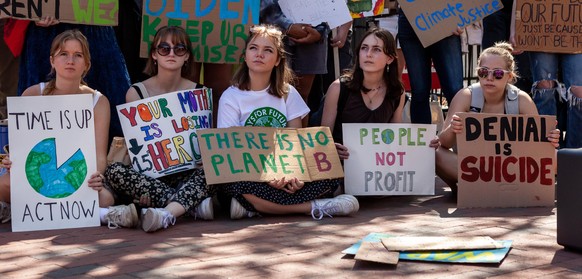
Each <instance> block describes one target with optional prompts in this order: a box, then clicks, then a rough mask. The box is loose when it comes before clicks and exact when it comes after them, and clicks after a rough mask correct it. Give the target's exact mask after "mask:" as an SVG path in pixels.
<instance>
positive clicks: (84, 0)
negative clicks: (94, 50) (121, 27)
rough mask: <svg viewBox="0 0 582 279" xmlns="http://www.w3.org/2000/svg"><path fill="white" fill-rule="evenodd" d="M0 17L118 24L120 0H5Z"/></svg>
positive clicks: (1, 6)
mask: <svg viewBox="0 0 582 279" xmlns="http://www.w3.org/2000/svg"><path fill="white" fill-rule="evenodd" d="M2 2H3V3H1V2H0V18H5V17H12V18H16V19H30V20H40V19H42V18H45V17H47V16H51V17H53V18H55V19H58V20H59V21H61V22H68V23H80V24H89V25H117V14H118V11H119V2H118V0H63V1H61V0H54V1H47V0H45V1H32V0H5V1H2Z"/></svg>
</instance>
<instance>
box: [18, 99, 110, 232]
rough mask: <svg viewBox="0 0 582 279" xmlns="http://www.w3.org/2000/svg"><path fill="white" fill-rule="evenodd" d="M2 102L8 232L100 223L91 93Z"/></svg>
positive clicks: (77, 226)
mask: <svg viewBox="0 0 582 279" xmlns="http://www.w3.org/2000/svg"><path fill="white" fill-rule="evenodd" d="M7 101H8V123H9V125H8V127H9V130H10V132H9V137H10V139H9V140H10V142H11V143H12V144H11V145H10V160H12V168H11V169H10V171H11V172H10V185H11V187H10V188H11V192H10V195H11V201H12V231H15V232H17V231H36V230H52V229H66V228H79V227H91V226H99V224H100V221H99V202H98V200H97V192H96V191H94V190H93V189H91V188H89V186H87V181H88V180H89V177H90V176H91V174H93V173H94V172H95V171H96V170H97V160H96V156H95V125H94V115H93V100H92V96H91V95H90V94H78V95H70V96H34V97H8V98H7Z"/></svg>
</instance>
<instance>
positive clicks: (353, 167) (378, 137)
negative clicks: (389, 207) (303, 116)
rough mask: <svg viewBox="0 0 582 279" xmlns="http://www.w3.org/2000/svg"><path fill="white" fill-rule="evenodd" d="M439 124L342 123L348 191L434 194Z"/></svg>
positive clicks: (372, 193) (380, 193)
mask: <svg viewBox="0 0 582 279" xmlns="http://www.w3.org/2000/svg"><path fill="white" fill-rule="evenodd" d="M435 135H436V125H425V124H380V123H378V124H351V123H350V124H346V123H344V124H343V139H344V145H345V146H346V147H347V148H348V150H349V152H350V157H349V158H348V159H346V160H344V167H345V191H346V193H347V194H352V195H358V196H365V195H434V174H435V163H434V158H435V150H434V148H431V147H429V143H430V141H431V140H432V139H433V138H434V136H435Z"/></svg>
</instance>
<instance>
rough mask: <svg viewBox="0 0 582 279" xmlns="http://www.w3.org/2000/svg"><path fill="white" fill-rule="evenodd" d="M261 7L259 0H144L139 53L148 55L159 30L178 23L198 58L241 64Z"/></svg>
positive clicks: (195, 58) (198, 60) (204, 60)
mask: <svg viewBox="0 0 582 279" xmlns="http://www.w3.org/2000/svg"><path fill="white" fill-rule="evenodd" d="M259 8H260V1H256V0H242V1H240V0H238V1H232V0H231V1H226V0H221V1H216V0H197V1H181V0H149V1H144V3H143V13H142V32H141V44H140V56H141V57H147V56H148V50H149V47H150V44H151V42H152V40H153V39H154V36H155V34H156V32H157V30H158V29H160V28H161V27H163V26H166V25H172V26H176V25H177V26H182V27H183V28H184V29H185V30H186V33H188V36H189V37H190V40H191V41H192V50H193V55H194V60H195V61H197V62H209V63H229V64H238V63H239V62H240V55H241V53H242V50H243V49H244V46H245V40H246V39H247V36H248V33H249V29H250V27H251V26H252V25H254V24H259Z"/></svg>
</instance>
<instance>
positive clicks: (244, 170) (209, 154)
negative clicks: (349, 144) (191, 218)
mask: <svg viewBox="0 0 582 279" xmlns="http://www.w3.org/2000/svg"><path fill="white" fill-rule="evenodd" d="M198 138H199V140H200V151H201V152H202V159H203V162H204V170H205V173H206V182H207V183H208V184H218V183H226V182H235V181H270V180H273V179H275V178H276V179H280V178H282V177H286V178H292V177H296V178H298V179H299V180H302V181H315V180H322V179H328V178H338V177H343V171H342V166H341V163H340V160H339V157H338V155H337V150H336V149H335V144H334V142H333V138H332V136H331V132H330V130H329V128H328V127H313V128H304V129H278V128H267V127H233V128H224V129H207V130H202V131H200V132H199V133H198Z"/></svg>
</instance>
